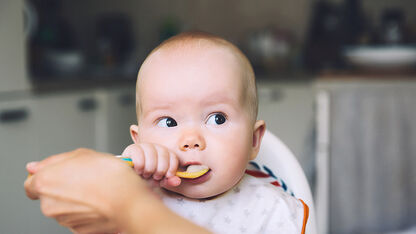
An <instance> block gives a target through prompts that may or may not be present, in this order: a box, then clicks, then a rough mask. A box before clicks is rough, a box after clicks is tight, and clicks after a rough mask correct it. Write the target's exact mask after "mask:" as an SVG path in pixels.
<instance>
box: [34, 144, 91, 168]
mask: <svg viewBox="0 0 416 234" xmlns="http://www.w3.org/2000/svg"><path fill="white" fill-rule="evenodd" d="M87 151H88V150H87V149H81V148H80V149H76V150H74V151H71V152H66V153H61V154H56V155H52V156H49V157H47V158H45V159H43V160H42V161H40V162H37V163H35V164H30V163H29V164H30V165H28V166H30V167H31V171H32V172H31V173H32V174H34V173H36V172H38V171H39V170H42V168H44V167H46V166H49V165H51V164H54V163H57V162H60V161H62V160H65V159H67V158H68V157H69V156H71V155H75V154H78V153H82V152H87Z"/></svg>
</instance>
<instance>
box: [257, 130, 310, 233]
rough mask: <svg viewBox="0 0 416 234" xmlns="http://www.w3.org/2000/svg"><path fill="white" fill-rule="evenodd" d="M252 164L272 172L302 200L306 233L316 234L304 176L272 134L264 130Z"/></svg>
mask: <svg viewBox="0 0 416 234" xmlns="http://www.w3.org/2000/svg"><path fill="white" fill-rule="evenodd" d="M254 162H255V163H256V164H257V165H258V166H260V167H261V169H262V170H263V171H267V172H272V173H274V175H275V176H276V177H277V178H280V179H281V180H282V181H284V183H285V187H286V186H287V189H288V191H289V192H290V193H293V195H294V196H295V197H296V198H299V199H302V200H303V201H304V202H305V203H306V204H307V205H308V207H309V218H308V222H307V225H306V233H308V234H316V233H317V229H316V228H317V227H316V221H315V220H316V218H315V217H316V216H315V206H314V202H313V198H312V193H311V189H310V187H309V184H308V181H307V180H306V176H305V174H304V172H303V170H302V168H301V166H300V164H299V162H298V161H297V159H296V158H295V156H294V155H293V153H292V152H291V151H290V150H289V148H288V147H287V146H286V145H285V144H284V143H283V142H282V141H281V140H280V139H279V138H277V137H276V136H275V135H273V133H271V132H270V131H268V130H266V132H265V134H264V137H263V141H262V143H261V147H260V152H259V154H258V156H257V158H256V159H255V160H254Z"/></svg>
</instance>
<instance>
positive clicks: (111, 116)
mask: <svg viewBox="0 0 416 234" xmlns="http://www.w3.org/2000/svg"><path fill="white" fill-rule="evenodd" d="M100 96H101V97H102V98H103V102H104V103H105V108H103V110H101V112H100V113H102V114H100V116H101V117H102V116H104V117H105V120H104V119H103V120H102V121H101V120H100V122H102V124H101V125H103V126H105V128H106V132H107V134H105V135H101V134H100V135H99V136H98V138H100V142H99V146H98V148H99V149H100V150H103V151H106V152H110V153H113V154H121V153H122V151H123V149H124V148H125V147H126V146H127V145H129V144H132V143H133V141H132V140H131V137H130V130H129V129H130V125H132V124H137V118H136V105H135V86H134V85H132V86H131V87H124V88H114V89H110V90H106V91H105V93H104V94H103V95H100ZM104 100H105V101H104ZM103 136H105V138H104V137H103ZM102 143H103V144H102Z"/></svg>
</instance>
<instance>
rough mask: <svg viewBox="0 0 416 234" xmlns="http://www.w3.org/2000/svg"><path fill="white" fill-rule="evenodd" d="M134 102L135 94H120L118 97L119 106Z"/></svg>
mask: <svg viewBox="0 0 416 234" xmlns="http://www.w3.org/2000/svg"><path fill="white" fill-rule="evenodd" d="M134 102H135V96H134V95H131V94H122V95H120V96H119V98H118V103H119V104H120V105H121V106H131V105H132V104H134Z"/></svg>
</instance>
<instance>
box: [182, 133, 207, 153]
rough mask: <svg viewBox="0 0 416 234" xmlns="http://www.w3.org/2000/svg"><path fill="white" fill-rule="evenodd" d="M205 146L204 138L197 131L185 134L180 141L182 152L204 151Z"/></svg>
mask: <svg viewBox="0 0 416 234" xmlns="http://www.w3.org/2000/svg"><path fill="white" fill-rule="evenodd" d="M205 146H206V145H205V140H204V138H203V137H202V136H201V134H199V133H198V132H195V131H192V132H186V133H184V134H183V135H182V137H181V139H180V140H179V149H180V150H182V151H187V150H190V149H196V150H204V149H205Z"/></svg>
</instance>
